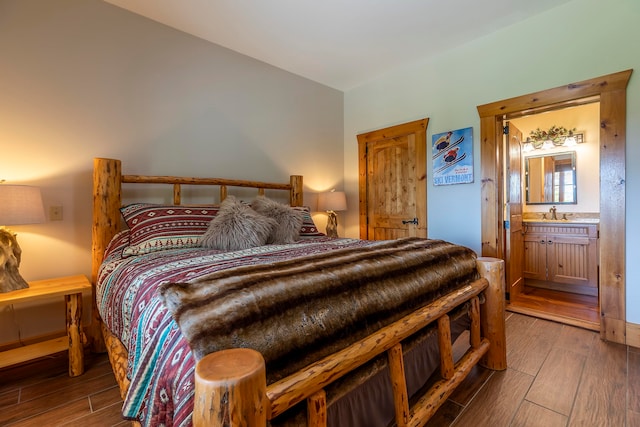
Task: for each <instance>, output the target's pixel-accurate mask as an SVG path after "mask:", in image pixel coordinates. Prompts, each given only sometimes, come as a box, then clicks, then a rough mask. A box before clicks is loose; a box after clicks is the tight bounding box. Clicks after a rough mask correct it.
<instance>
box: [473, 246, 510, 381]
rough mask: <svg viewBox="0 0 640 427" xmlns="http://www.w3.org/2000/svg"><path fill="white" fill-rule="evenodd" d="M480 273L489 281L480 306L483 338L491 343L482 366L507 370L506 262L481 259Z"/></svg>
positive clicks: (488, 258) (479, 262)
mask: <svg viewBox="0 0 640 427" xmlns="http://www.w3.org/2000/svg"><path fill="white" fill-rule="evenodd" d="M477 264H478V272H479V273H480V276H481V277H484V278H485V279H487V280H488V281H489V287H488V288H487V289H486V290H485V292H484V297H485V302H484V304H482V305H481V306H480V313H481V315H480V328H481V330H482V336H484V337H485V338H487V339H488V340H489V342H490V343H491V346H490V347H489V351H488V352H487V354H486V355H485V357H484V358H483V359H482V365H483V366H485V367H487V368H489V369H492V370H494V371H503V370H505V369H507V336H506V330H505V326H504V320H505V318H504V317H505V295H504V280H505V277H504V261H503V260H501V259H499V258H490V257H479V258H478V260H477Z"/></svg>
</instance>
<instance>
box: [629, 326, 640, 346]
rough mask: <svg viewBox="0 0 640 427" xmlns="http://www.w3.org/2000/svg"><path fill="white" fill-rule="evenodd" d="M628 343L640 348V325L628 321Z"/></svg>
mask: <svg viewBox="0 0 640 427" xmlns="http://www.w3.org/2000/svg"><path fill="white" fill-rule="evenodd" d="M627 345H630V346H632V347H636V348H640V325H639V324H637V323H629V322H627Z"/></svg>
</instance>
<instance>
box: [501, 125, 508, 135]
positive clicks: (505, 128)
mask: <svg viewBox="0 0 640 427" xmlns="http://www.w3.org/2000/svg"><path fill="white" fill-rule="evenodd" d="M502 134H503V135H509V125H506V126H505V127H503V128H502Z"/></svg>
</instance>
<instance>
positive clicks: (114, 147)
mask: <svg viewBox="0 0 640 427" xmlns="http://www.w3.org/2000/svg"><path fill="white" fill-rule="evenodd" d="M0 145H1V146H2V155H1V156H0V179H5V180H7V182H9V183H23V184H33V185H39V186H40V187H41V188H42V193H43V199H44V203H45V208H46V209H48V208H49V207H50V206H52V205H61V206H62V207H63V216H64V218H63V221H56V222H50V221H49V222H47V223H45V224H41V225H32V226H13V227H12V229H13V230H14V231H15V232H17V233H18V239H19V242H20V245H21V247H22V249H23V261H22V265H21V269H20V270H21V272H22V274H23V276H24V277H25V278H26V279H27V280H36V279H43V278H49V277H57V276H63V275H71V274H80V273H84V274H87V275H89V274H90V271H91V254H90V248H91V207H92V195H91V174H92V167H93V163H92V162H93V160H92V159H93V158H94V157H115V158H119V159H122V160H123V169H124V172H125V173H132V174H135V173H140V174H165V175H190V176H217V177H228V178H244V179H251V180H263V181H267V180H274V181H278V182H288V180H289V178H288V177H289V175H290V174H302V175H304V182H305V184H306V185H305V186H306V191H308V192H309V193H312V192H315V191H321V190H327V189H330V188H333V187H337V188H338V189H341V187H342V177H343V168H344V164H343V156H342V152H343V150H342V149H343V94H342V92H340V91H337V90H334V89H330V88H328V87H326V86H323V85H320V84H317V83H314V82H311V81H309V80H307V79H304V78H301V77H299V76H295V75H293V74H291V73H288V72H285V71H283V70H280V69H278V68H275V67H272V66H270V65H267V64H265V63H262V62H259V61H256V60H254V59H251V58H248V57H246V56H243V55H240V54H237V53H235V52H233V51H230V50H228V49H225V48H222V47H220V46H216V45H214V44H211V43H209V42H205V41H203V40H201V39H198V38H195V37H192V36H189V35H186V34H184V33H181V32H179V31H176V30H173V29H171V28H169V27H166V26H164V25H161V24H158V23H156V22H154V21H151V20H148V19H145V18H142V17H140V16H138V15H135V14H132V13H129V12H127V11H125V10H123V9H120V8H118V7H115V6H112V5H110V4H108V3H105V2H102V1H99V0H64V1H42V0H0ZM309 203H311V204H313V203H314V201H313V199H311V198H310V199H309ZM318 219H319V224H318V225H319V226H322V225H321V221H323V220H324V217H323V216H322V215H320V217H319V218H318ZM55 310H57V309H55ZM55 310H52V311H51V313H48V312H47V313H46V314H44V315H40V314H41V313H44V312H43V311H39V312H38V313H37V314H36V315H33V313H31V314H32V316H27V315H26V314H21V313H19V312H18V311H19V310H16V311H17V313H16V316H17V323H18V324H20V325H21V326H20V328H21V335H22V337H23V338H24V337H28V336H31V335H37V334H39V333H46V332H47V331H46V330H43V328H42V326H43V324H44V325H45V328H44V329H46V326H47V323H54V324H55V326H52V328H50V329H54V330H55V329H62V328H63V326H64V316H63V315H62V314H63V313H61V314H60V315H58V316H56V314H55ZM60 310H62V307H61V306H60ZM87 311H88V310H85V312H87ZM27 319H30V320H33V319H35V320H33V321H27ZM0 324H1V325H2V327H1V328H0V343H2V342H6V341H9V340H14V339H17V328H16V327H14V318H13V315H12V314H11V313H9V311H7V310H3V311H0ZM9 331H10V332H9Z"/></svg>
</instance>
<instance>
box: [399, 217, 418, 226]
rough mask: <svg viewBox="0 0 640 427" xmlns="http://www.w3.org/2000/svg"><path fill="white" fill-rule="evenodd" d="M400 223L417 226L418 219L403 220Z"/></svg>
mask: <svg viewBox="0 0 640 427" xmlns="http://www.w3.org/2000/svg"><path fill="white" fill-rule="evenodd" d="M402 223H403V224H415V225H418V218H413V219H408V220H405V219H403V220H402Z"/></svg>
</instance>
